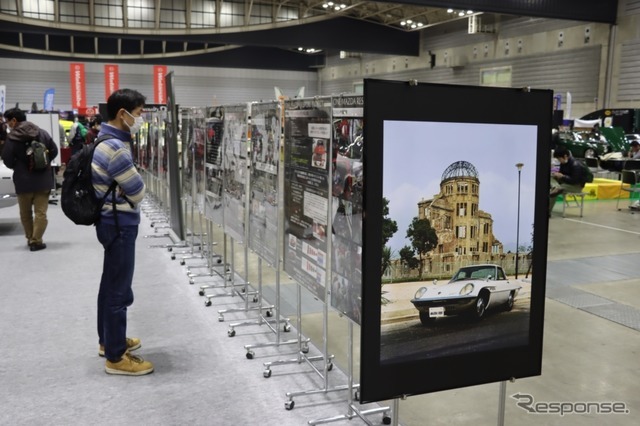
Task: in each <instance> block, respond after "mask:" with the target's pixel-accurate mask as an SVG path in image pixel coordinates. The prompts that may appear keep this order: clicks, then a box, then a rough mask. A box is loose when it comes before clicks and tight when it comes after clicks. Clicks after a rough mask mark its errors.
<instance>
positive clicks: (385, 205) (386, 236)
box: [382, 197, 398, 247]
mask: <svg viewBox="0 0 640 426" xmlns="http://www.w3.org/2000/svg"><path fill="white" fill-rule="evenodd" d="M396 232H398V222H396V221H395V220H392V219H391V218H389V200H387V199H386V198H385V197H382V247H384V246H386V245H387V243H388V242H389V240H390V239H391V237H393V234H395V233H396Z"/></svg>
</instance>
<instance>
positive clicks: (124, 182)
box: [91, 123, 145, 226]
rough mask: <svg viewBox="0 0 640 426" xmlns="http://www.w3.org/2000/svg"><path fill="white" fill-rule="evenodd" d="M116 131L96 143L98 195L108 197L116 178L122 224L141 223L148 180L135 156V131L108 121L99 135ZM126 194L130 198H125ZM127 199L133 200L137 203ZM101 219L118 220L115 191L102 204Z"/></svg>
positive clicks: (94, 169)
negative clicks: (133, 137)
mask: <svg viewBox="0 0 640 426" xmlns="http://www.w3.org/2000/svg"><path fill="white" fill-rule="evenodd" d="M103 134H106V135H113V136H114V138H112V139H107V140H105V141H103V142H101V143H100V144H98V146H97V147H96V149H95V151H94V153H93V162H92V163H91V170H92V182H93V188H94V189H95V191H96V196H97V197H98V198H102V197H104V194H105V193H106V192H107V191H108V190H109V186H110V185H111V183H112V182H113V181H114V180H115V181H116V182H118V186H117V187H116V195H117V196H116V209H117V210H118V224H119V225H122V226H127V225H138V224H139V223H140V210H139V208H138V204H139V203H140V202H141V201H142V198H143V197H144V191H145V187H144V182H143V180H142V176H140V174H139V173H138V171H137V170H136V167H135V165H134V164H133V158H132V156H131V145H130V141H131V135H130V134H129V133H128V132H125V131H122V130H120V129H117V128H115V127H113V126H110V125H108V124H106V123H103V124H102V127H101V130H100V133H99V135H98V136H102V135H103ZM125 196H126V199H125V198H124V197H125ZM127 200H128V201H129V202H130V203H131V204H133V207H132V206H131V204H130V203H129V202H127ZM101 221H102V222H103V223H108V224H115V221H114V218H113V209H112V205H111V195H109V197H108V198H107V200H106V201H105V203H104V207H103V208H102V216H101Z"/></svg>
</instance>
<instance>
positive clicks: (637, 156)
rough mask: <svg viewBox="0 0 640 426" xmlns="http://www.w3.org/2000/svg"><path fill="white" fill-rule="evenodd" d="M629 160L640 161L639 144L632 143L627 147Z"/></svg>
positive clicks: (636, 142)
mask: <svg viewBox="0 0 640 426" xmlns="http://www.w3.org/2000/svg"><path fill="white" fill-rule="evenodd" d="M629 158H631V159H632V160H640V143H639V142H638V141H633V142H631V144H630V147H629Z"/></svg>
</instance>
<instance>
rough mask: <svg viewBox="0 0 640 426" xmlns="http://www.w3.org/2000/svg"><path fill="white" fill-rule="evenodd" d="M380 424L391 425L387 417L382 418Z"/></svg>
mask: <svg viewBox="0 0 640 426" xmlns="http://www.w3.org/2000/svg"><path fill="white" fill-rule="evenodd" d="M382 424H385V425H390V424H391V417H389V416H384V417H383V418H382Z"/></svg>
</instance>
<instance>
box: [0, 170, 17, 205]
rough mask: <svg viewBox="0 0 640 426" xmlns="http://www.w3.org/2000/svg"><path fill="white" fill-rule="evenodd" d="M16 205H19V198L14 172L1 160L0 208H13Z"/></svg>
mask: <svg viewBox="0 0 640 426" xmlns="http://www.w3.org/2000/svg"><path fill="white" fill-rule="evenodd" d="M16 204H18V198H17V197H16V188H15V186H14V185H13V170H11V169H10V168H8V167H7V166H5V165H4V163H3V162H2V160H0V207H11V206H15V205H16Z"/></svg>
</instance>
